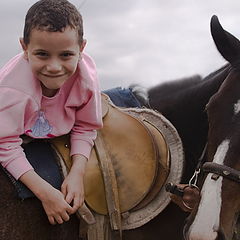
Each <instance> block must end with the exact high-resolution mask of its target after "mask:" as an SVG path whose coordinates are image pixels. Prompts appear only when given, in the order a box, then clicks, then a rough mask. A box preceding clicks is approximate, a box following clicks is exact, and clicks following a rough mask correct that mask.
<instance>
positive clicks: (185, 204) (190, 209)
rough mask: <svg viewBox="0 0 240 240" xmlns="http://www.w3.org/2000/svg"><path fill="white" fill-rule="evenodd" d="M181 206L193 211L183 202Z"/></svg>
mask: <svg viewBox="0 0 240 240" xmlns="http://www.w3.org/2000/svg"><path fill="white" fill-rule="evenodd" d="M182 204H183V206H184V207H185V208H187V209H188V210H193V208H192V207H189V206H188V205H187V204H186V203H185V202H184V201H183V200H182Z"/></svg>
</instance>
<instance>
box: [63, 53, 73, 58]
mask: <svg viewBox="0 0 240 240" xmlns="http://www.w3.org/2000/svg"><path fill="white" fill-rule="evenodd" d="M73 55H74V54H73V53H71V52H65V53H62V54H61V56H62V57H65V58H67V57H71V56H73Z"/></svg>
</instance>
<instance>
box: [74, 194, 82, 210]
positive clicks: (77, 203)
mask: <svg viewBox="0 0 240 240" xmlns="http://www.w3.org/2000/svg"><path fill="white" fill-rule="evenodd" d="M81 205H82V204H81V199H80V197H79V196H75V197H74V199H73V211H74V212H76V211H77V210H78V209H79V208H80V207H81Z"/></svg>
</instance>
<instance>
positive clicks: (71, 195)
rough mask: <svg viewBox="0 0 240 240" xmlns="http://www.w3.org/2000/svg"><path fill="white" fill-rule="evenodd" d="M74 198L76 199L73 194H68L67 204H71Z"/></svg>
mask: <svg viewBox="0 0 240 240" xmlns="http://www.w3.org/2000/svg"><path fill="white" fill-rule="evenodd" d="M73 197H74V196H73V194H72V193H69V192H68V193H67V196H66V197H65V200H66V202H67V203H68V204H70V203H71V202H72V200H73Z"/></svg>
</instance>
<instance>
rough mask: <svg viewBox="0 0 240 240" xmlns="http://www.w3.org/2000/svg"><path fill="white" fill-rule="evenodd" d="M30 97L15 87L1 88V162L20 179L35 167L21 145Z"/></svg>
mask: <svg viewBox="0 0 240 240" xmlns="http://www.w3.org/2000/svg"><path fill="white" fill-rule="evenodd" d="M29 103H30V101H29V98H28V97H27V96H26V95H24V94H23V93H21V92H19V91H16V90H14V89H10V88H5V87H1V88H0V126H1V131H0V163H1V165H2V166H3V167H4V168H6V169H7V170H8V172H9V173H10V174H11V175H12V176H13V177H14V178H15V179H18V178H19V177H20V176H21V175H22V174H24V173H25V172H27V171H29V170H31V169H33V168H32V166H31V164H30V163H29V162H28V160H27V159H26V156H25V154H24V152H23V149H22V147H21V144H22V139H21V138H20V135H22V134H23V133H24V118H25V110H26V109H27V108H28V107H31V106H30V104H29Z"/></svg>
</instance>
